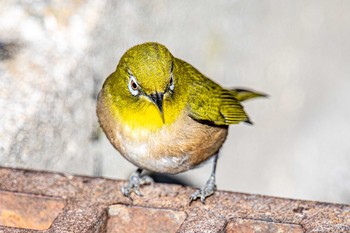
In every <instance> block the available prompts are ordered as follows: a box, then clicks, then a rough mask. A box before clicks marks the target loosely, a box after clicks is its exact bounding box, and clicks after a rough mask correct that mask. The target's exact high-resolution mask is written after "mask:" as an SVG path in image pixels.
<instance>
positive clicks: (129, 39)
mask: <svg viewBox="0 0 350 233" xmlns="http://www.w3.org/2000/svg"><path fill="white" fill-rule="evenodd" d="M349 9H350V1H348V0H334V1H327V0H317V1H303V0H285V1H278V0H266V1H260V0H245V1H225V0H218V1H202V0H195V1H186V0H181V1H161V0H159V1H107V0H104V1H101V0H89V1H78V0H76V1H68V0H66V1H60V0H51V1H38V0H36V1H35V0H33V1H26V0H21V1H12V0H3V1H1V2H0V166H7V167H18V168H29V169H37V170H49V171H58V172H64V173H71V174H83V175H92V176H104V177H111V178H117V179H126V178H128V176H129V175H130V173H131V172H132V171H133V170H134V169H135V167H134V166H132V165H131V164H130V163H128V162H127V161H126V160H124V159H123V158H122V157H121V156H120V155H118V153H117V152H116V151H115V150H114V149H113V147H112V146H111V145H110V144H109V142H108V141H107V139H106V138H105V136H104V135H103V134H102V133H101V131H99V127H98V124H97V119H96V115H95V104H96V101H95V99H96V95H97V93H98V91H99V89H100V87H101V85H102V83H103V81H104V79H105V78H106V77H107V76H108V75H109V74H110V73H111V72H113V71H114V69H115V67H116V64H117V63H118V61H119V58H120V57H121V56H122V54H123V53H124V52H125V51H126V50H127V49H128V48H129V47H131V46H133V45H135V44H138V43H143V42H146V41H157V42H160V43H162V44H164V45H166V46H167V47H168V48H169V50H170V51H171V52H172V53H173V54H174V55H175V56H177V57H179V58H182V59H184V60H186V61H188V62H189V63H191V64H192V65H194V66H195V67H196V68H198V69H199V70H200V71H201V72H203V73H204V74H206V75H207V76H208V77H211V78H212V79H214V80H215V81H217V82H219V83H220V84H222V85H223V86H226V87H234V86H239V87H249V88H252V89H255V90H258V91H262V92H265V93H268V94H269V95H270V97H269V98H268V99H257V100H254V101H250V102H247V103H246V104H245V106H246V110H247V112H248V113H249V115H250V117H251V119H252V120H253V121H254V122H255V124H254V125H253V126H249V125H245V124H240V125H235V126H231V127H230V133H229V138H228V139H227V141H226V143H225V145H224V147H223V149H222V151H221V158H220V159H219V164H218V172H217V184H218V187H219V189H222V190H232V191H238V192H248V193H258V194H267V195H273V196H280V197H290V198H300V199H312V200H320V201H328V202H339V203H350V142H349V141H350V123H349V119H350V106H349V100H350V77H349V74H350V65H349V64H350V42H349V41H350V12H349ZM210 171H211V165H209V164H208V165H206V166H204V167H202V168H199V169H196V170H194V171H190V172H187V173H184V174H181V175H179V178H182V179H185V180H187V181H188V182H189V183H190V184H192V185H195V186H202V185H203V184H204V183H205V181H206V180H207V179H208V177H209V174H210Z"/></svg>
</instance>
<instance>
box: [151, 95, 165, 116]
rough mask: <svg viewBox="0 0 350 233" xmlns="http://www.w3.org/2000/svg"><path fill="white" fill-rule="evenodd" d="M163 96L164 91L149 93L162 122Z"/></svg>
mask: <svg viewBox="0 0 350 233" xmlns="http://www.w3.org/2000/svg"><path fill="white" fill-rule="evenodd" d="M163 97H164V93H162V92H160V93H158V92H156V93H152V94H151V95H150V98H151V100H152V101H153V103H155V105H157V107H158V109H159V112H160V115H161V116H162V120H163V122H164V114H163Z"/></svg>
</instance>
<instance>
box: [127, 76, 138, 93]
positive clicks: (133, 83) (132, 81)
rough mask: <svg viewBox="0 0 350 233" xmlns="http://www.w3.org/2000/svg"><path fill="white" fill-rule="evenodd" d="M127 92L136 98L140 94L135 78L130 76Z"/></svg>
mask: <svg viewBox="0 0 350 233" xmlns="http://www.w3.org/2000/svg"><path fill="white" fill-rule="evenodd" d="M128 88H129V91H130V93H131V94H132V95H133V96H137V95H138V94H139V93H140V86H139V84H138V83H137V81H136V78H135V77H134V76H132V75H130V81H129V85H128Z"/></svg>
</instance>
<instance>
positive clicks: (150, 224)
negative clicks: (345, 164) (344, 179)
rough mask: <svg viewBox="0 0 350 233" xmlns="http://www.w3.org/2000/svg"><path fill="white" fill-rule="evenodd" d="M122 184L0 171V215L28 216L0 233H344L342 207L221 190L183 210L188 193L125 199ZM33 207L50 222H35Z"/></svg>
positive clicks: (146, 192) (348, 221)
mask: <svg viewBox="0 0 350 233" xmlns="http://www.w3.org/2000/svg"><path fill="white" fill-rule="evenodd" d="M123 184H125V183H124V182H123V181H117V180H110V179H102V178H92V177H82V176H71V175H65V174H58V173H47V172H36V171H28V170H19V169H9V168H0V195H1V198H0V213H3V211H4V210H5V212H6V210H9V209H11V208H12V209H11V210H12V211H13V214H14V215H13V216H22V214H27V216H29V217H30V216H32V218H31V221H32V222H31V223H30V224H29V223H26V222H23V221H18V222H16V221H13V222H12V223H11V224H13V225H9V224H6V223H7V222H8V221H10V220H9V219H8V218H6V217H2V219H1V222H0V232H248V233H249V232H292V233H299V232H350V206H349V205H340V204H330V203H320V202H313V201H301V200H291V199H283V198H275V197H268V196H261V195H250V194H243V193H233V192H223V191H218V192H216V193H215V194H214V195H213V196H211V197H209V198H208V199H207V200H206V204H205V205H203V204H202V203H200V202H193V203H192V204H191V205H189V199H188V197H189V196H190V194H191V193H192V192H193V191H194V190H193V189H192V188H190V187H183V186H179V185H168V184H152V185H150V186H145V187H142V189H141V191H142V193H143V196H142V197H138V196H135V195H131V198H132V199H130V198H126V197H124V196H123V195H122V194H121V192H120V191H119V190H120V187H121V185H123ZM11 206H12V207H11ZM13 206H15V207H16V206H17V207H20V206H23V208H22V209H21V208H14V207H13ZM37 209H40V210H41V211H44V212H42V215H43V216H45V215H46V213H48V212H50V216H46V217H47V219H44V221H43V222H40V221H41V219H42V218H40V217H38V215H39V216H40V213H39V214H37V213H38V212H36V211H37ZM31 211H33V212H31ZM45 211H48V212H45ZM1 216H3V215H2V214H1ZM23 219H24V218H23ZM35 224H37V226H39V227H35ZM40 224H41V225H40ZM9 226H11V227H9ZM35 229H39V230H35Z"/></svg>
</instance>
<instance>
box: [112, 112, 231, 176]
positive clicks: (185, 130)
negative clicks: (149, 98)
mask: <svg viewBox="0 0 350 233" xmlns="http://www.w3.org/2000/svg"><path fill="white" fill-rule="evenodd" d="M226 136H227V127H224V128H219V127H212V126H208V125H204V124H201V123H198V122H197V121H194V120H193V119H191V118H190V117H188V116H184V117H182V118H181V120H178V121H176V122H174V123H173V124H172V125H165V126H163V127H162V128H161V129H160V130H158V131H155V132H152V131H148V130H131V129H128V128H127V127H120V130H118V131H115V132H114V137H115V138H116V139H117V140H116V141H117V142H116V143H115V144H114V145H115V147H116V148H117V149H118V151H119V152H120V153H121V154H122V155H123V156H124V157H125V158H126V159H128V160H129V161H130V162H132V163H133V164H135V165H136V166H138V167H141V168H144V169H147V170H150V171H154V172H161V173H179V172H183V171H187V170H189V169H190V168H192V167H194V166H197V165H199V164H200V163H202V162H204V161H206V160H207V159H209V158H210V157H211V156H212V155H214V154H215V153H216V152H218V150H219V149H220V147H221V146H222V144H223V142H224V141H225V139H226Z"/></svg>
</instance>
